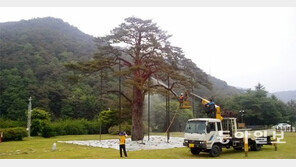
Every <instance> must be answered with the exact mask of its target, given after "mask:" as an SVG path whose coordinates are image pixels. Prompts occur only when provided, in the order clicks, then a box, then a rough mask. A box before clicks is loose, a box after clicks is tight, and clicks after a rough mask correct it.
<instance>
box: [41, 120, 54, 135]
mask: <svg viewBox="0 0 296 167" xmlns="http://www.w3.org/2000/svg"><path fill="white" fill-rule="evenodd" d="M41 136H42V137H45V138H49V137H53V136H55V132H54V131H53V127H52V125H50V124H49V123H47V124H45V125H44V127H43V129H42V131H41Z"/></svg>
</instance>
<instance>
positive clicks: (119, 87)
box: [118, 60, 121, 132]
mask: <svg viewBox="0 0 296 167" xmlns="http://www.w3.org/2000/svg"><path fill="white" fill-rule="evenodd" d="M118 61H119V63H118V71H119V72H120V73H121V61H120V60H118ZM118 84H119V85H118V90H119V92H118V111H119V126H118V127H119V132H120V131H121V75H120V74H119V77H118Z"/></svg>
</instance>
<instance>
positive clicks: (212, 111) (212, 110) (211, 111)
mask: <svg viewBox="0 0 296 167" xmlns="http://www.w3.org/2000/svg"><path fill="white" fill-rule="evenodd" d="M205 106H206V107H207V114H208V117H209V118H216V106H215V103H214V101H213V99H210V102H209V103H207V104H205Z"/></svg>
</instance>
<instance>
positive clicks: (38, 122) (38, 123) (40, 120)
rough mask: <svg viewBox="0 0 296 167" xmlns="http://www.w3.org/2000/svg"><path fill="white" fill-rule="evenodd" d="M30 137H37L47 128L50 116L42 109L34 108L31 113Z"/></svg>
mask: <svg viewBox="0 0 296 167" xmlns="http://www.w3.org/2000/svg"><path fill="white" fill-rule="evenodd" d="M31 119H32V124H31V135H32V136H38V135H40V134H42V131H43V128H45V127H46V126H48V124H49V121H50V114H49V113H48V112H46V111H44V110H42V109H39V108H34V109H33V111H32V117H31Z"/></svg>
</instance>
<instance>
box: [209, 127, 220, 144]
mask: <svg viewBox="0 0 296 167" xmlns="http://www.w3.org/2000/svg"><path fill="white" fill-rule="evenodd" d="M217 133H218V131H217V124H216V122H208V124H207V136H206V141H207V143H209V144H210V143H213V142H215V140H216V136H217Z"/></svg>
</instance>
